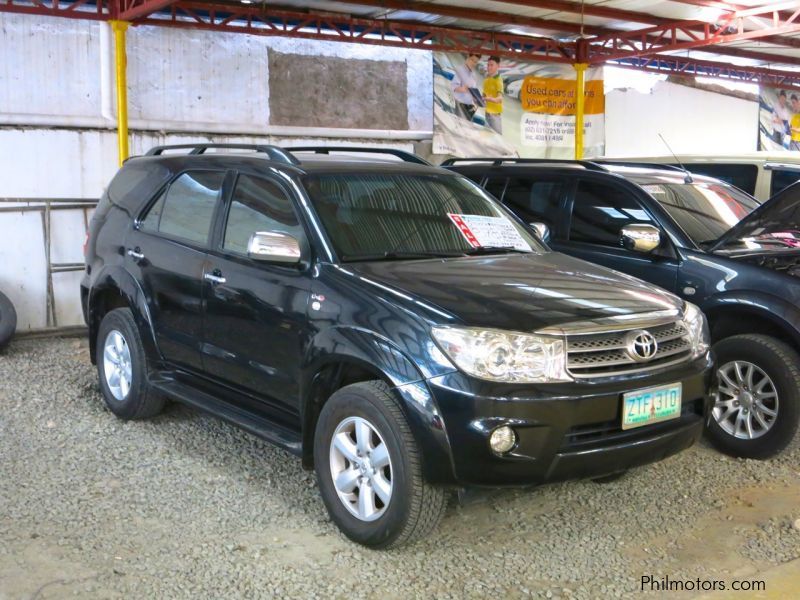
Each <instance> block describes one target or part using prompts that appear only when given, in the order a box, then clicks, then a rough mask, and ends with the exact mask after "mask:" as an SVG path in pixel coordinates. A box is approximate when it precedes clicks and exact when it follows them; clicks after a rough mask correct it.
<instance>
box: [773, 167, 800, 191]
mask: <svg viewBox="0 0 800 600" xmlns="http://www.w3.org/2000/svg"><path fill="white" fill-rule="evenodd" d="M797 181H800V170H798V171H794V170H789V169H773V170H772V181H771V182H770V184H769V195H770V197H772V196H774V195H775V194H777V193H778V192H780V191H781V190H782V189H783V188H785V187H789V186H790V185H792V184H793V183H795V182H797Z"/></svg>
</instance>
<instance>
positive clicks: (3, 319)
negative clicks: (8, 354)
mask: <svg viewBox="0 0 800 600" xmlns="http://www.w3.org/2000/svg"><path fill="white" fill-rule="evenodd" d="M16 330H17V311H16V310H14V305H13V304H11V300H9V299H8V296H6V295H5V294H3V293H2V292H0V350H2V349H3V348H5V347H6V346H7V345H8V342H10V341H11V338H12V337H14V332H15V331H16Z"/></svg>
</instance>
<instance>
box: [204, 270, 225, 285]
mask: <svg viewBox="0 0 800 600" xmlns="http://www.w3.org/2000/svg"><path fill="white" fill-rule="evenodd" d="M217 272H219V271H217ZM203 279H205V280H206V281H210V282H211V284H212V285H219V284H221V283H225V282H226V281H227V279H225V278H224V277H222V275H214V274H213V273H205V274H204V275H203Z"/></svg>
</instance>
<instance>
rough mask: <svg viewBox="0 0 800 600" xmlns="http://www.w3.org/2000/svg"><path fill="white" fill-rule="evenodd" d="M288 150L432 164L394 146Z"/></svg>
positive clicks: (290, 150) (313, 147)
mask: <svg viewBox="0 0 800 600" xmlns="http://www.w3.org/2000/svg"><path fill="white" fill-rule="evenodd" d="M286 150H287V151H289V152H313V153H314V154H330V153H331V152H351V153H353V154H356V153H357V154H386V155H388V156H396V157H397V158H399V159H401V160H402V161H403V162H408V163H415V164H418V165H426V166H432V165H431V163H429V162H428V161H427V160H425V159H424V158H422V157H421V156H417V155H416V154H412V153H411V152H406V151H405V150H397V149H395V148H365V147H362V146H294V147H291V148H286Z"/></svg>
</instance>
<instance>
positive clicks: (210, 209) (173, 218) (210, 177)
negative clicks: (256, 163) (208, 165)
mask: <svg viewBox="0 0 800 600" xmlns="http://www.w3.org/2000/svg"><path fill="white" fill-rule="evenodd" d="M224 179H225V173H224V172H222V171H195V172H191V173H184V174H183V175H181V176H180V177H178V178H177V179H176V180H175V181H173V182H172V183H171V184H170V186H169V188H167V191H166V192H165V193H164V194H162V195H161V197H160V198H159V199H158V200H157V201H156V203H155V204H154V205H153V206H152V207H151V208H150V210H149V211H148V213H147V216H146V217H145V218H144V220H143V221H142V223H141V227H142V229H144V230H146V231H158V232H159V233H163V234H166V235H170V236H173V237H177V238H181V239H184V240H188V241H191V242H197V243H200V244H205V243H206V242H207V241H208V232H209V230H210V229H211V220H212V218H213V216H214V207H215V206H216V203H217V199H218V198H219V194H220V191H221V190H222V181H223V180H224Z"/></svg>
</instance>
